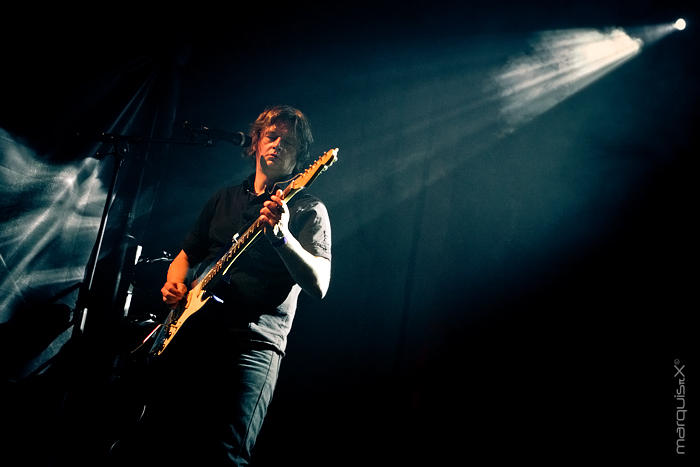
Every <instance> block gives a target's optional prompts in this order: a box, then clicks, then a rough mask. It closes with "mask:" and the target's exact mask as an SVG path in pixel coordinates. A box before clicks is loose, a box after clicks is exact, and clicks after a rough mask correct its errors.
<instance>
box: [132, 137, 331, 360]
mask: <svg viewBox="0 0 700 467" xmlns="http://www.w3.org/2000/svg"><path fill="white" fill-rule="evenodd" d="M336 160H338V148H335V149H330V150H329V151H327V152H326V153H325V154H324V155H322V156H321V157H319V158H318V159H317V160H316V161H315V162H314V163H313V164H311V165H310V166H309V168H307V169H306V170H305V171H304V172H302V173H300V174H299V175H297V176H296V177H295V178H294V179H293V180H292V181H291V183H290V184H289V185H287V187H286V188H285V189H284V190H283V192H282V200H283V202H285V203H286V202H288V201H289V200H290V199H292V197H293V196H294V195H296V194H297V193H298V192H299V191H301V190H302V189H304V188H306V187H308V186H309V185H311V183H312V182H313V181H314V180H315V179H316V177H318V176H319V175H320V174H321V173H323V172H324V171H325V170H326V169H328V167H330V166H331V165H332V164H333V163H334V162H335V161H336ZM264 228H265V224H264V223H263V222H261V221H260V220H259V219H257V220H255V221H254V222H253V223H252V224H251V225H250V226H249V227H248V228H247V229H246V230H245V231H244V232H243V233H242V234H241V235H240V236H238V237H237V238H236V239H235V241H234V242H233V244H232V245H231V247H230V248H229V249H228V251H227V252H226V253H225V254H224V255H223V256H222V257H221V258H220V259H219V260H218V261H217V262H216V264H214V265H213V266H212V267H211V268H209V270H208V271H207V272H205V273H204V274H203V275H202V276H201V278H200V279H199V280H198V281H197V285H195V286H194V287H193V288H192V289H191V290H190V291H189V292H188V293H187V298H186V300H180V302H178V304H177V305H176V306H175V307H174V308H173V309H172V310H171V311H170V312H169V313H168V315H167V316H166V318H165V320H164V321H163V323H161V324H159V325H158V326H156V328H155V329H153V331H151V333H150V334H148V336H146V338H145V339H144V341H143V344H145V343H146V342H147V341H148V340H149V339H150V338H151V337H152V336H154V335H155V340H154V342H153V345H152V347H151V349H150V351H149V354H150V355H151V356H158V355H161V354H162V353H163V352H164V351H165V349H166V347H167V346H168V345H169V344H170V342H171V341H172V340H173V338H174V337H175V334H177V332H178V331H179V330H180V328H181V327H182V325H183V323H184V322H185V321H186V320H187V319H189V318H190V317H191V316H192V315H193V314H195V313H196V312H197V311H199V310H200V309H201V308H202V307H203V306H204V305H205V304H206V303H207V302H208V301H209V300H210V299H211V298H212V297H213V295H212V294H210V293H209V292H208V291H207V286H208V285H210V284H211V283H212V281H213V280H214V279H217V278H219V277H221V276H223V275H224V274H226V272H227V271H228V270H229V268H230V267H231V265H232V264H233V263H234V261H236V259H237V258H238V257H239V256H240V255H241V254H242V253H243V252H244V251H245V250H246V248H248V247H249V246H250V245H252V244H253V243H254V242H255V241H256V240H257V239H258V238H260V233H261V232H262V231H263V230H264ZM143 344H142V345H143Z"/></svg>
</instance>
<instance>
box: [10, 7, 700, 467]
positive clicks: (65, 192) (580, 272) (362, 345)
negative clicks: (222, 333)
mask: <svg viewBox="0 0 700 467" xmlns="http://www.w3.org/2000/svg"><path fill="white" fill-rule="evenodd" d="M662 3H663V4H662ZM178 8H179V9H176V10H174V9H167V10H166V9H163V10H161V11H155V12H149V13H143V12H138V11H136V10H131V9H130V7H128V6H120V7H119V8H117V7H116V6H115V7H113V9H111V10H107V11H102V12H97V11H95V12H90V11H84V10H83V11H68V10H65V9H63V10H57V11H51V12H46V11H42V12H37V11H32V12H14V11H12V12H8V15H7V17H6V19H5V20H4V21H3V22H4V23H6V24H7V25H8V27H7V28H6V29H5V31H4V32H3V36H4V39H3V52H4V53H3V55H2V57H1V58H0V60H2V63H3V71H2V78H1V79H2V81H1V83H2V84H1V86H0V93H1V102H2V104H1V105H2V107H1V108H0V147H1V148H2V154H1V156H2V164H1V165H0V171H1V172H0V176H2V187H1V188H0V189H1V190H2V201H1V202H0V206H1V207H2V219H0V220H1V221H2V224H1V225H2V233H1V237H0V238H1V239H2V241H1V242H0V260H2V262H1V263H0V268H1V269H0V271H1V272H0V291H1V292H2V297H0V299H1V300H2V307H1V308H0V318H1V319H0V323H2V324H1V325H0V339H1V340H0V345H2V352H3V353H2V357H1V359H2V360H1V361H2V369H3V386H2V387H3V394H6V395H3V413H4V414H7V416H3V424H5V425H7V427H6V428H9V429H10V430H11V432H12V433H13V436H12V437H10V438H8V439H6V440H4V442H3V444H5V442H7V445H6V447H7V449H5V447H3V450H2V451H3V454H2V455H3V456H5V455H7V458H8V459H11V458H19V459H22V461H21V464H22V465H58V464H68V465H71V464H72V465H77V464H86V465H100V464H103V463H105V462H106V461H105V460H104V456H105V455H106V452H107V451H108V450H109V447H110V446H111V444H112V443H113V442H114V441H115V440H117V439H119V438H120V436H122V431H123V430H124V429H128V426H129V423H128V421H125V419H128V418H129V417H128V416H125V414H129V413H130V410H131V407H130V403H131V402H132V401H131V400H130V394H132V393H131V392H130V391H131V390H133V389H134V387H133V386H131V385H128V384H124V382H123V381H124V374H125V372H126V369H125V368H128V364H127V363H125V349H127V348H131V347H130V345H132V344H133V343H134V342H137V341H138V339H139V338H140V337H143V336H142V335H141V334H139V333H141V332H142V331H143V330H142V329H141V328H138V327H137V326H136V325H135V324H134V323H138V322H140V321H142V320H143V319H146V318H147V317H148V315H149V314H158V313H161V312H162V308H160V303H159V300H158V294H159V292H158V290H159V288H160V286H161V284H162V282H163V280H164V277H165V276H164V275H165V271H166V269H167V265H168V261H169V257H172V255H174V254H176V253H177V252H178V251H179V247H180V242H181V240H182V238H183V236H184V235H185V233H186V232H187V230H188V229H189V227H190V225H191V223H192V222H193V221H194V219H195V217H196V215H197V214H198V211H199V209H200V207H201V205H202V204H203V202H204V201H205V200H206V199H207V198H208V196H209V195H210V194H211V193H212V192H213V191H214V190H215V189H217V188H219V187H221V186H224V185H226V184H230V183H237V182H239V181H240V180H241V179H242V178H243V177H245V176H246V175H247V174H248V173H249V172H250V171H251V168H250V167H249V166H248V165H247V163H246V162H245V161H244V160H243V159H242V158H241V156H240V150H239V149H238V148H236V147H234V146H233V145H231V144H229V143H227V142H226V141H216V142H215V144H212V145H205V144H189V143H192V140H191V139H188V138H189V137H190V136H191V135H190V134H189V133H188V132H187V131H186V130H185V129H184V125H183V124H184V122H185V121H188V122H190V124H191V125H192V126H193V127H195V128H198V127H199V126H200V125H207V126H209V127H211V128H219V129H225V130H227V131H232V132H233V131H239V130H242V131H246V130H247V128H248V125H249V124H250V123H251V121H252V120H253V119H254V118H255V116H256V115H257V114H258V113H259V112H260V111H261V110H262V109H263V108H264V107H266V106H269V105H274V104H278V103H286V104H290V105H293V106H296V107H298V108H300V109H302V110H303V111H304V112H305V113H306V114H307V115H308V117H309V118H310V120H311V124H312V127H313V130H314V133H315V137H316V143H315V144H314V147H313V148H312V152H313V153H315V155H321V154H322V153H323V152H325V151H326V150H328V149H330V148H333V147H338V148H340V152H339V161H338V162H337V164H336V165H334V166H333V167H332V168H331V169H330V170H329V171H328V172H326V173H325V174H324V175H322V176H321V177H320V178H319V179H318V180H317V181H316V182H315V184H314V185H313V187H312V188H311V190H312V191H313V192H314V193H315V194H316V195H317V196H319V197H321V198H322V199H323V200H324V201H325V203H326V205H327V206H328V209H329V212H330V216H331V221H332V225H333V277H332V282H331V287H330V290H329V293H328V295H327V297H326V298H325V299H324V300H323V301H315V300H313V299H311V298H309V297H302V298H301V302H300V307H299V312H298V314H297V317H296V320H295V323H294V327H293V330H292V334H291V336H290V340H289V348H288V354H287V356H286V357H285V358H284V361H283V365H282V369H281V375H280V380H279V384H278V389H277V392H276V394H275V398H274V400H273V403H272V405H271V407H270V410H269V414H268V418H267V420H266V423H265V426H264V427H263V431H262V433H261V435H260V438H259V441H258V445H257V449H256V452H255V459H254V465H257V466H267V465H279V464H280V463H282V462H290V463H294V464H300V465H399V464H408V465H413V464H415V465H418V464H421V465H453V464H457V465H462V464H468V463H470V462H473V461H477V460H481V459H489V460H490V459H493V460H497V459H503V458H511V457H515V458H518V459H523V460H525V459H532V460H536V459H550V460H561V461H567V460H571V459H579V458H590V459H603V458H611V457H612V458H618V459H638V458H654V457H661V458H668V459H671V460H674V459H675V460H680V459H684V458H686V457H688V455H689V454H686V455H685V456H684V455H679V454H677V453H676V450H677V447H678V446H680V448H683V447H685V451H687V452H688V453H690V454H692V452H693V448H694V447H695V446H696V445H697V443H695V442H694V441H695V440H694V438H695V434H694V432H693V431H692V430H689V431H683V429H687V423H690V424H691V426H694V425H693V422H692V421H689V420H692V419H693V418H694V417H693V415H692V414H693V410H692V407H693V405H694V404H693V402H692V400H693V391H692V389H688V390H687V399H689V400H688V401H686V393H683V394H679V392H680V391H681V390H683V391H685V390H686V389H685V387H686V386H685V385H686V384H687V383H686V381H685V380H683V379H681V378H684V377H685V376H687V377H688V379H689V381H691V382H690V383H689V384H690V386H691V387H692V380H693V376H692V375H693V374H695V367H694V363H695V360H691V357H690V349H691V342H692V339H693V338H694V334H695V333H693V332H692V328H691V325H690V315H691V312H692V310H693V309H695V307H696V303H695V300H694V294H693V293H692V290H693V285H692V284H693V283H695V280H696V274H695V272H694V264H696V263H695V262H696V261H697V259H698V255H697V253H698V251H697V240H696V239H697V234H698V231H697V227H696V224H695V223H694V222H693V221H692V219H693V218H694V217H695V216H696V214H694V213H696V209H695V189H693V188H692V187H693V186H694V183H693V182H692V181H693V180H694V179H696V174H695V170H696V169H697V162H696V159H695V156H696V155H697V152H696V151H697V150H696V145H695V140H694V130H695V127H694V124H693V122H694V121H696V120H697V117H698V115H697V113H698V110H697V109H698V86H697V83H698V67H697V64H696V61H697V57H698V56H699V55H698V45H697V30H696V29H697V28H696V27H695V24H694V20H697V19H698V17H697V16H695V15H696V11H693V10H691V9H690V8H689V5H686V4H684V3H682V2H675V3H674V2H671V3H669V2H654V1H637V2H607V3H601V4H594V3H592V2H574V3H569V4H567V5H565V6H564V5H558V4H557V3H555V2H552V3H546V2H537V3H516V2H512V3H502V2H477V3H470V4H468V5H462V6H459V7H457V6H451V5H447V4H440V3H435V2H431V3H430V5H421V4H413V3H401V4H390V3H372V4H371V5H370V4H354V5H352V6H348V5H345V4H336V5H330V4H328V5H315V4H311V3H309V4H305V3H297V4H295V5H291V6H290V5H287V6H267V7H262V6H261V7H259V8H258V7H252V6H240V7H239V8H238V9H237V10H236V9H233V10H232V11H231V12H227V11H223V10H219V9H217V8H214V7H206V6H204V5H188V6H183V7H178ZM79 13H81V14H84V16H79ZM680 16H684V17H685V18H686V19H687V20H688V28H687V29H686V30H685V31H682V32H680V31H675V32H669V30H663V28H661V27H658V28H657V29H654V30H655V31H656V30H658V31H665V32H659V34H657V36H656V37H655V36H653V34H651V33H650V31H652V29H650V28H647V29H639V28H640V27H645V26H649V27H652V26H657V25H661V24H666V23H670V22H672V21H674V20H675V19H676V18H677V17H680ZM616 28H618V29H616ZM619 28H622V29H621V30H622V31H625V33H624V34H625V35H624V36H620V35H619V34H617V33H615V31H617V30H620V29H619ZM547 31H548V33H547ZM634 31H637V32H638V33H639V35H641V36H635V34H636V33H635V32H634ZM639 31H641V32H639ZM627 34H629V36H627ZM644 34H646V35H644ZM642 36H643V38H644V43H643V44H642V45H641V47H638V46H635V44H639V43H638V42H635V41H634V40H633V39H629V37H642ZM547 38H549V39H547ZM557 38H558V40H555V39H557ZM567 38H568V39H569V40H568V42H567V41H566V40H564V39H567ZM613 40H621V42H620V43H621V44H622V45H623V46H624V47H627V48H624V47H623V51H622V52H620V54H621V55H620V56H619V57H617V56H615V57H613V58H612V59H610V60H609V61H606V60H608V58H610V57H609V55H607V56H605V57H607V58H602V59H601V58H600V57H599V56H598V55H596V54H597V53H598V52H597V50H598V49H595V48H590V47H589V48H584V49H579V48H577V47H578V45H581V43H583V44H584V45H586V44H589V45H590V44H596V46H600V45H601V44H603V45H602V46H604V47H612V46H613ZM576 41H579V42H576ZM580 41H583V42H580ZM586 41H588V42H586ZM615 44H617V42H615ZM630 47H631V48H630ZM630 51H631V52H630ZM586 67H588V68H586ZM102 133H107V134H114V135H130V136H132V137H133V138H131V139H129V140H128V141H126V142H123V141H119V142H117V144H114V143H115V140H113V139H109V138H107V139H105V138H104V137H100V135H102ZM146 139H148V141H149V142H146ZM117 167H119V170H118V171H116V168H117ZM115 174H116V177H115ZM111 188H113V189H114V190H113V193H111V194H112V195H113V201H112V202H111V203H109V202H108V201H107V200H109V199H110V196H109V195H110V189H111ZM106 205H107V206H109V216H108V217H107V219H106V224H105V229H104V232H103V234H102V235H101V229H100V225H101V220H102V219H103V209H104V207H105V206H106ZM95 257H97V258H98V261H97V262H95ZM137 260H138V261H137ZM135 262H137V264H134V263H135ZM95 263H96V267H95V268H94V270H93V268H92V267H91V266H92V265H94V264H95ZM84 309H87V312H86V313H84V312H83V310H84ZM136 386H137V387H136V390H137V391H138V384H136ZM681 387H682V388H683V389H680V388H681ZM686 402H687V403H688V407H689V408H688V409H687V411H684V410H681V409H683V407H685V406H684V405H682V404H685V403H686ZM682 428H683V429H682ZM176 442H178V441H175V443H176ZM153 448H154V449H162V448H163V447H161V446H154V447H153ZM15 456H19V457H15Z"/></svg>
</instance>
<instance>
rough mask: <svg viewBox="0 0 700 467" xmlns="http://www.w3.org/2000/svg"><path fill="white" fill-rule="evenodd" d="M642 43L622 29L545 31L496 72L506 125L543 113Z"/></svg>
mask: <svg viewBox="0 0 700 467" xmlns="http://www.w3.org/2000/svg"><path fill="white" fill-rule="evenodd" d="M643 44H644V41H643V40H642V39H639V38H635V37H631V36H629V35H628V34H627V33H626V32H625V31H624V30H622V29H620V28H615V29H611V30H608V31H598V30H594V29H574V30H559V31H546V32H543V33H541V34H540V36H539V37H538V38H537V41H536V42H535V43H534V44H533V49H532V52H531V53H529V54H524V55H522V56H520V57H513V58H511V59H510V60H509V62H508V64H507V65H506V66H505V67H504V68H503V69H502V70H500V72H499V74H498V75H497V76H496V79H495V82H496V83H497V85H498V87H499V88H500V91H499V94H500V97H501V99H502V108H501V112H502V116H503V118H504V119H505V121H506V123H507V124H508V125H509V126H510V127H515V126H518V125H520V124H522V123H525V122H527V121H528V120H531V119H532V118H534V117H536V116H538V115H540V114H542V113H544V112H546V111H547V110H549V109H550V108H552V107H554V106H555V105H557V104H558V103H559V102H561V101H563V100H564V99H566V98H568V97H569V96H571V95H572V94H574V93H576V92H578V91H580V90H581V89H583V88H584V87H586V86H588V85H589V84H591V83H592V82H594V81H596V80H597V79H599V78H600V77H602V76H604V75H606V74H607V73H609V72H610V71H611V70H613V69H615V68H616V67H618V66H619V65H621V64H622V63H624V62H626V61H627V60H629V59H630V58H632V57H634V56H635V55H636V54H637V53H639V51H640V50H641V48H642V46H643Z"/></svg>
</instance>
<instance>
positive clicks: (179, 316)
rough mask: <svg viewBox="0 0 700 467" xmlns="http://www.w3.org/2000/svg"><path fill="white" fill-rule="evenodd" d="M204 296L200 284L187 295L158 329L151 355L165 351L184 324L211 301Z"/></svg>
mask: <svg viewBox="0 0 700 467" xmlns="http://www.w3.org/2000/svg"><path fill="white" fill-rule="evenodd" d="M206 295H207V291H206V290H204V289H203V288H202V282H199V283H198V284H197V285H196V286H195V287H194V288H193V289H191V290H190V291H189V292H188V293H187V299H186V300H181V301H180V303H178V304H177V306H176V307H175V308H174V309H173V310H172V311H171V312H170V313H169V314H168V316H167V317H166V318H165V321H164V322H163V324H161V325H160V327H159V328H158V334H157V335H156V339H155V341H154V343H153V346H152V347H151V350H150V352H149V353H150V354H151V355H156V356H157V355H161V354H162V353H163V352H164V351H165V348H166V347H167V346H168V344H170V341H172V340H173V338H174V337H175V334H177V332H178V331H179V330H180V328H181V327H182V325H183V324H184V322H185V321H187V319H189V318H190V317H191V316H192V315H193V314H195V313H196V312H198V311H199V310H200V309H201V308H202V307H203V306H204V305H205V304H206V303H207V302H208V301H209V300H211V298H212V296H211V295H209V296H206ZM205 296H206V297H205ZM183 301H184V304H183Z"/></svg>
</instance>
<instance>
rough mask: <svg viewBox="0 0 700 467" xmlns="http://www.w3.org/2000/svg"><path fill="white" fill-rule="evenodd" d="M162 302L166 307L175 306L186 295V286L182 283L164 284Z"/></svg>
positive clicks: (161, 290) (161, 291)
mask: <svg viewBox="0 0 700 467" xmlns="http://www.w3.org/2000/svg"><path fill="white" fill-rule="evenodd" d="M160 293H161V295H163V301H164V302H165V303H167V304H168V305H175V304H176V303H177V302H179V301H180V300H182V297H184V296H185V293H187V286H186V285H185V284H183V283H182V282H166V283H165V285H164V286H163V288H162V289H160Z"/></svg>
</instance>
